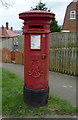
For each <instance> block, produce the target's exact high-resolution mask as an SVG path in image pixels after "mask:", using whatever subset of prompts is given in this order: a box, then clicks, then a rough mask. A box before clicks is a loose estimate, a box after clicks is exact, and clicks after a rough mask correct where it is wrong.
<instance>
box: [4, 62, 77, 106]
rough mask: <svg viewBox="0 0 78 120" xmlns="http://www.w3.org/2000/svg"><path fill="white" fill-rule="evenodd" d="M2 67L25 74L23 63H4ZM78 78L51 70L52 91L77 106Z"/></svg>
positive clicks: (18, 73) (50, 85)
mask: <svg viewBox="0 0 78 120" xmlns="http://www.w3.org/2000/svg"><path fill="white" fill-rule="evenodd" d="M2 67H3V68H6V69H8V70H10V71H11V72H13V73H15V74H17V75H20V76H22V77H23V76H24V66H23V65H17V64H9V63H3V64H2ZM76 80H77V77H74V76H70V75H65V74H61V73H56V72H51V71H49V87H50V93H51V94H52V93H53V94H55V95H57V96H59V97H60V98H64V99H65V100H68V101H69V102H70V103H71V104H72V105H74V106H76V94H77V91H76Z"/></svg>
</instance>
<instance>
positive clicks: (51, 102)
mask: <svg viewBox="0 0 78 120" xmlns="http://www.w3.org/2000/svg"><path fill="white" fill-rule="evenodd" d="M2 81H3V82H2V87H3V91H2V92H3V94H2V114H3V116H11V117H25V116H41V115H55V114H57V115H76V111H77V110H78V109H76V108H75V107H73V106H72V105H71V104H70V103H69V102H67V101H66V100H63V99H60V98H59V97H57V96H55V95H49V99H48V104H47V105H46V106H43V107H39V108H30V107H29V106H28V105H27V104H25V103H24V102H23V78H22V77H20V76H17V75H15V74H13V73H11V72H9V71H8V70H5V69H3V70H2Z"/></svg>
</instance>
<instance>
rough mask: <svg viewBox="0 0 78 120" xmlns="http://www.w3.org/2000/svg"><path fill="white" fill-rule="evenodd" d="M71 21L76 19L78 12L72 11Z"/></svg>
mask: <svg viewBox="0 0 78 120" xmlns="http://www.w3.org/2000/svg"><path fill="white" fill-rule="evenodd" d="M70 19H76V11H70Z"/></svg>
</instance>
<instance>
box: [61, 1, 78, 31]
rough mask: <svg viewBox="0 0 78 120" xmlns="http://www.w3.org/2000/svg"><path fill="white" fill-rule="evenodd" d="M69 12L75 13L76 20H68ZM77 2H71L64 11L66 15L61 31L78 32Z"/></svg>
mask: <svg viewBox="0 0 78 120" xmlns="http://www.w3.org/2000/svg"><path fill="white" fill-rule="evenodd" d="M70 11H76V19H70ZM77 20H78V2H71V3H70V4H69V5H68V7H67V10H66V15H65V19H64V23H63V30H69V31H70V32H77V31H78V21H77Z"/></svg>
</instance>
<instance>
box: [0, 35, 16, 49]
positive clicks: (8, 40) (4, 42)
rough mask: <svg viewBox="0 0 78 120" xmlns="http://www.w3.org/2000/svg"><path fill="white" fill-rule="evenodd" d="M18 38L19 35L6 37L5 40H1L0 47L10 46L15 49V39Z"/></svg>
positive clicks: (9, 47)
mask: <svg viewBox="0 0 78 120" xmlns="http://www.w3.org/2000/svg"><path fill="white" fill-rule="evenodd" d="M16 40H17V37H15V38H5V39H4V40H2V41H0V49H3V48H8V49H10V50H13V44H14V41H16Z"/></svg>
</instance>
